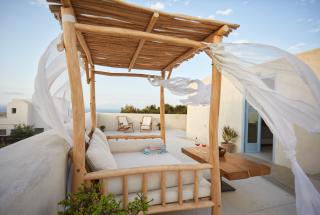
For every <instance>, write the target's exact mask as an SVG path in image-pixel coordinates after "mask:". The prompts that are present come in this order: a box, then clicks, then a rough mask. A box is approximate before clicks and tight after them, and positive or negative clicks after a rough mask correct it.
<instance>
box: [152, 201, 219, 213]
mask: <svg viewBox="0 0 320 215" xmlns="http://www.w3.org/2000/svg"><path fill="white" fill-rule="evenodd" d="M212 206H214V205H213V203H212V202H211V201H210V200H202V201H199V202H198V203H196V204H195V203H194V202H187V203H184V204H183V205H180V204H179V203H170V204H167V205H166V206H165V207H163V206H162V205H154V206H150V207H149V208H148V214H158V213H166V212H174V211H182V210H193V209H197V208H208V207H212ZM181 214H182V213H181Z"/></svg>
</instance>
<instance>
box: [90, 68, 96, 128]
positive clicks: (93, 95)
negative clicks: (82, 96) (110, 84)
mask: <svg viewBox="0 0 320 215" xmlns="http://www.w3.org/2000/svg"><path fill="white" fill-rule="evenodd" d="M90 113H91V129H92V131H93V129H95V128H96V126H97V110H96V78H95V73H94V67H93V66H91V67H90Z"/></svg>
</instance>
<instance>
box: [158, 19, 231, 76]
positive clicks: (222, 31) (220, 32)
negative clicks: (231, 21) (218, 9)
mask: <svg viewBox="0 0 320 215" xmlns="http://www.w3.org/2000/svg"><path fill="white" fill-rule="evenodd" d="M229 31H230V29H229V27H228V26H227V25H223V26H222V27H221V28H219V29H218V30H216V31H215V32H213V33H212V34H210V35H209V36H208V37H206V38H205V39H204V40H203V42H206V43H208V42H212V38H213V37H214V36H222V35H224V34H226V32H229ZM198 50H199V49H198V48H191V49H189V50H188V51H186V52H185V53H184V54H182V55H181V56H179V57H177V58H176V59H174V60H173V61H172V62H170V63H169V64H168V65H167V66H166V67H165V68H163V69H162V70H164V71H169V70H170V69H172V68H174V67H175V66H176V65H177V64H179V63H181V62H182V61H184V60H185V59H188V58H189V57H191V56H192V55H193V54H195V53H196V52H197V51H198Z"/></svg>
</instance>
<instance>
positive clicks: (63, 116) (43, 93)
mask: <svg viewBox="0 0 320 215" xmlns="http://www.w3.org/2000/svg"><path fill="white" fill-rule="evenodd" d="M61 41H62V35H61V34H60V35H59V36H58V37H57V38H56V39H54V40H53V41H52V42H51V43H50V45H49V46H48V47H47V49H46V51H45V52H44V53H43V54H42V56H41V58H40V61H39V64H38V73H37V75H36V78H35V83H34V93H33V96H32V104H33V107H34V108H35V110H36V111H37V113H38V114H39V115H40V117H41V119H42V120H43V121H44V122H45V123H46V124H47V126H48V127H50V128H52V129H53V130H54V132H55V133H56V134H57V135H59V136H61V137H62V138H64V139H65V140H66V141H67V142H68V144H69V146H70V147H71V146H72V135H71V134H72V132H71V126H70V119H71V118H72V116H71V102H70V88H69V80H68V72H67V62H66V55H65V50H58V45H59V44H60V42H61ZM79 62H80V69H81V73H83V70H82V68H83V65H82V61H81V60H80V58H79Z"/></svg>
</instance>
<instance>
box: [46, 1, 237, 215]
mask: <svg viewBox="0 0 320 215" xmlns="http://www.w3.org/2000/svg"><path fill="white" fill-rule="evenodd" d="M47 1H48V2H49V3H53V4H51V5H49V8H50V10H51V12H52V13H53V14H54V16H55V18H56V19H57V20H58V21H59V22H60V23H61V25H62V29H63V44H62V45H63V46H64V48H65V52H66V58H67V66H68V76H69V83H70V88H71V101H72V112H73V114H72V115H73V149H72V160H73V164H74V168H73V181H72V191H73V192H75V191H77V189H78V188H79V186H80V185H81V184H83V183H85V182H86V181H90V180H99V181H103V179H108V178H110V177H116V176H121V177H123V179H124V180H123V188H124V189H123V197H124V201H123V202H124V204H125V205H126V204H127V203H128V176H129V175H133V174H142V175H143V177H142V182H141V183H142V185H143V186H142V187H143V190H142V192H143V193H146V184H147V175H148V174H150V173H155V172H160V173H162V174H161V200H162V204H161V205H157V206H151V207H150V209H149V211H148V213H159V212H167V211H177V210H188V209H194V208H202V207H211V208H212V214H215V215H219V214H221V185H220V171H219V155H218V130H217V129H218V117H219V103H220V88H221V74H220V72H219V71H218V70H217V68H216V67H215V66H214V65H213V64H212V89H211V92H212V94H211V95H212V96H211V102H210V119H209V155H210V156H209V157H210V159H209V160H210V164H193V165H189V164H188V165H163V166H152V167H143V168H132V169H117V170H105V171H98V172H92V173H87V172H86V169H85V143H84V135H85V129H84V128H85V109H84V99H83V90H82V84H81V75H80V66H79V59H78V51H80V53H81V57H82V59H83V61H84V64H85V71H86V77H87V83H88V84H90V111H91V127H92V129H94V128H95V127H96V124H97V118H96V103H95V75H106V76H126V77H133V78H135V77H139V78H152V77H161V78H162V79H169V78H170V77H171V74H172V70H173V68H175V67H177V66H179V65H180V64H181V63H182V62H183V61H186V60H188V59H190V58H192V57H193V56H194V55H195V54H196V53H197V52H199V51H200V50H202V49H205V48H207V46H206V44H205V43H219V42H220V41H221V40H222V37H223V36H227V35H228V34H229V33H230V32H231V31H232V30H234V29H237V28H238V27H239V25H236V24H231V23H225V22H220V21H216V20H210V19H200V18H197V17H190V16H184V15H178V14H169V13H166V12H159V11H154V10H150V9H146V8H142V7H139V6H135V5H132V4H128V3H125V2H120V1H115V0H106V1H103V2H102V1H98V0H91V1H79V0H47ZM83 13H88V14H89V15H90V16H83ZM102 15H104V16H109V17H110V18H111V19H101V16H102ZM119 19H126V20H129V21H128V22H129V23H130V22H134V23H133V24H126V23H125V22H119V21H117V20H119ZM157 23H159V24H158V25H157ZM141 26H145V28H143V27H142V28H141ZM163 26H165V27H168V28H170V31H168V32H167V33H161V32H160V33H159V32H157V31H154V30H157V29H161V28H163ZM178 28H180V30H179V29H178ZM186 28H187V29H186ZM184 29H186V30H184ZM188 29H189V30H188ZM192 29H194V30H193V31H190V30H192ZM194 32H196V33H194ZM123 38H124V39H123ZM115 40H117V41H118V43H115V42H114V41H115ZM120 40H122V42H119V41H120ZM154 41H156V42H154ZM137 42H138V43H137ZM203 42H205V43H203ZM100 43H101V44H105V46H108V47H107V48H105V47H104V46H103V45H99V44H100ZM119 43H120V44H121V45H122V46H126V47H125V48H123V49H119V48H118V46H119ZM133 43H134V44H137V47H136V48H134V49H132V46H130V45H132V44H133ZM152 50H153V52H152ZM108 51H109V53H110V54H111V55H108V56H107V57H105V56H106V54H107V53H108ZM146 51H147V52H148V53H147V54H148V56H151V59H147V58H146V57H145V56H144V57H142V56H141V57H139V56H140V55H141V53H143V52H146ZM161 52H170V54H169V55H161V56H159V55H157V54H158V53H160V54H161ZM127 54H130V55H132V59H131V60H130V62H129V63H128V61H127V57H126V55H127ZM118 56H123V58H119V57H118ZM163 56H165V57H163ZM95 65H100V66H109V67H121V68H128V72H130V71H131V70H132V69H145V70H158V71H159V70H160V71H161V75H160V76H156V75H152V74H137V73H128V72H127V73H113V72H103V71H96V70H95ZM160 124H161V138H162V139H163V141H164V142H165V141H166V134H165V118H164V88H163V87H162V86H160ZM203 169H210V171H211V177H212V180H211V181H212V183H211V196H210V198H208V199H199V198H198V186H199V185H198V184H197V183H198V182H197V180H195V186H194V187H195V188H194V191H193V196H194V198H193V201H190V202H184V201H182V192H183V190H182V177H181V172H183V171H193V172H194V173H195V174H194V177H195V178H196V177H197V174H196V173H197V172H198V171H200V170H203ZM168 171H174V172H177V174H178V179H179V180H178V197H179V198H178V202H176V203H173V204H167V203H166V197H165V193H166V177H165V175H166V174H165V173H166V172H168ZM101 185H102V189H106V187H105V186H104V185H103V183H101ZM103 191H105V190H103Z"/></svg>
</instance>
